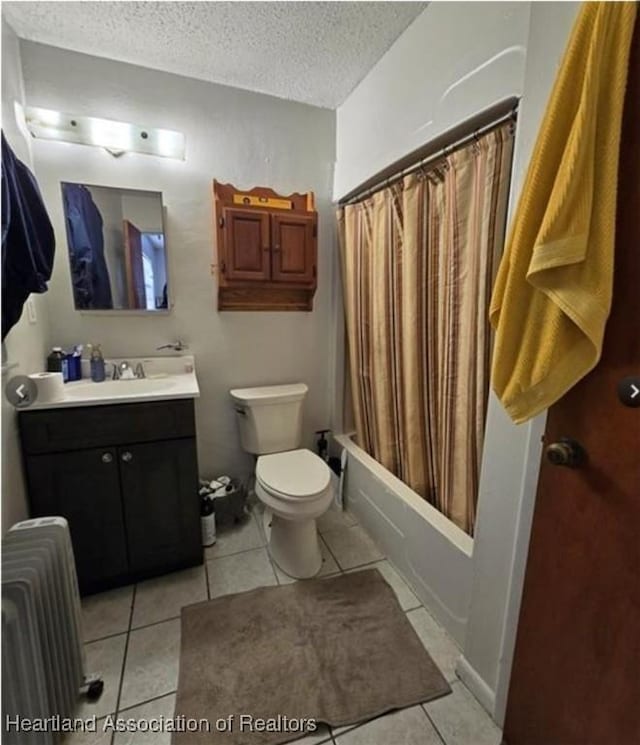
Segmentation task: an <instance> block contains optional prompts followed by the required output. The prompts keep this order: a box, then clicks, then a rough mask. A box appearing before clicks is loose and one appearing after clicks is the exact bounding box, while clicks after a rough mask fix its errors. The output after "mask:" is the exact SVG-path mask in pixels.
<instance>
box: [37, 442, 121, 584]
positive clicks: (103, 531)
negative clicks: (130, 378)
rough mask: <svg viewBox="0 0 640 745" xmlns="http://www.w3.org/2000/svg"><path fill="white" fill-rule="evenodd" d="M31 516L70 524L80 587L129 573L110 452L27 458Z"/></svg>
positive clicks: (114, 458) (113, 454) (113, 456)
mask: <svg viewBox="0 0 640 745" xmlns="http://www.w3.org/2000/svg"><path fill="white" fill-rule="evenodd" d="M26 468H27V479H28V482H29V499H30V502H31V515H32V516H33V517H45V516H50V515H60V516H61V517H65V518H66V519H67V520H68V522H69V529H70V531H71V541H72V543H73V552H74V555H75V559H76V568H77V570H78V581H79V584H80V589H81V590H82V591H83V592H84V591H87V590H95V589H99V588H100V586H101V585H106V584H109V582H110V581H111V580H115V579H116V578H118V577H120V576H124V575H126V573H127V571H128V561H127V550H126V543H125V532H124V521H123V514H122V501H121V497H120V480H119V478H118V459H117V453H116V451H115V449H114V448H97V449H95V450H81V451H73V452H69V453H55V454H50V455H31V456H28V457H27V458H26Z"/></svg>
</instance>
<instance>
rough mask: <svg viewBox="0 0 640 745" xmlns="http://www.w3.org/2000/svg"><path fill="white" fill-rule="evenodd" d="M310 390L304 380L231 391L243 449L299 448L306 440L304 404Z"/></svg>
mask: <svg viewBox="0 0 640 745" xmlns="http://www.w3.org/2000/svg"><path fill="white" fill-rule="evenodd" d="M308 390H309V389H308V388H307V386H306V385H305V384H304V383H293V384H291V385H270V386H265V387H263V388H236V389H234V390H232V391H229V393H230V394H231V398H232V399H233V404H234V408H235V410H236V416H237V418H238V426H239V428H240V441H241V442H242V448H243V450H245V451H246V452H247V453H254V454H255V455H265V454H267V453H282V452H284V451H285V450H295V449H296V448H298V447H299V446H300V441H301V439H302V404H303V401H304V397H305V396H306V395H307V391H308Z"/></svg>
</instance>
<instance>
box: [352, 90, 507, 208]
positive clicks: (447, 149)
mask: <svg viewBox="0 0 640 745" xmlns="http://www.w3.org/2000/svg"><path fill="white" fill-rule="evenodd" d="M517 115H518V104H515V106H513V107H512V109H511V111H509V112H508V113H507V114H503V115H502V116H500V117H498V118H497V119H494V120H493V121H491V122H489V123H488V124H484V125H483V126H481V127H478V128H476V129H474V130H473V132H469V134H466V135H463V136H462V137H460V138H458V139H457V140H456V141H455V142H453V143H451V144H449V145H445V146H444V147H441V148H438V150H437V151H436V152H435V153H431V155H427V156H426V157H425V158H422V159H421V160H419V161H418V162H417V163H414V164H413V165H411V166H407V167H406V168H403V169H402V170H401V171H397V172H396V173H394V174H393V175H392V176H387V177H386V178H383V179H381V180H380V181H378V182H377V183H375V184H374V185H373V186H370V187H369V188H368V189H365V190H364V191H361V192H358V193H357V194H354V196H352V197H349V198H348V199H346V200H345V201H341V202H339V204H340V206H341V207H344V206H346V205H349V204H355V203H356V202H360V201H362V200H363V199H366V198H367V197H370V196H371V195H372V194H375V193H376V192H377V191H380V190H381V189H384V188H385V187H387V186H390V185H391V184H393V183H395V182H396V181H399V180H400V179H402V178H404V177H405V176H408V175H409V174H410V173H414V172H415V171H419V170H420V169H421V168H424V167H425V166H426V165H428V164H429V163H433V162H434V161H436V160H440V159H442V158H445V157H446V156H447V155H449V154H451V153H452V152H454V151H455V150H459V149H460V148H461V147H462V146H463V145H466V144H467V143H468V142H471V141H472V140H475V139H477V138H478V137H480V136H481V135H483V134H486V133H487V132H490V131H491V130H492V129H495V128H496V127H499V126H500V125H501V124H504V123H505V122H508V121H512V122H515V121H516V118H517ZM458 128H459V127H458Z"/></svg>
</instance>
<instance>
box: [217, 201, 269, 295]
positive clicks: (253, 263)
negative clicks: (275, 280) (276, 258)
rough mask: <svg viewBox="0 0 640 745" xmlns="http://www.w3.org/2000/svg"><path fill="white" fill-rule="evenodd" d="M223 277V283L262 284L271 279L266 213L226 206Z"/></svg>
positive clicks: (267, 217)
mask: <svg viewBox="0 0 640 745" xmlns="http://www.w3.org/2000/svg"><path fill="white" fill-rule="evenodd" d="M223 216H224V241H223V243H224V253H225V255H224V256H223V257H222V266H221V267H220V269H221V271H222V275H223V277H224V279H225V280H226V281H231V282H232V281H241V282H247V281H249V282H251V281H256V280H258V281H264V280H268V279H269V278H270V276H271V266H270V255H271V254H270V249H271V245H270V241H269V213H268V212H263V211H262V210H255V209H254V210H249V209H237V208H235V207H226V208H225V209H224V210H223Z"/></svg>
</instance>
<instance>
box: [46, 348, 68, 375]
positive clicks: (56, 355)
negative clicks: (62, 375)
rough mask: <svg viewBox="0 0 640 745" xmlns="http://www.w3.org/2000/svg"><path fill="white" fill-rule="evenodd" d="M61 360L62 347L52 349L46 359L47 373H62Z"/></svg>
mask: <svg viewBox="0 0 640 745" xmlns="http://www.w3.org/2000/svg"><path fill="white" fill-rule="evenodd" d="M63 359H64V352H63V351H62V347H53V348H52V349H51V352H50V353H49V356H48V357H47V372H62V360H63Z"/></svg>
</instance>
